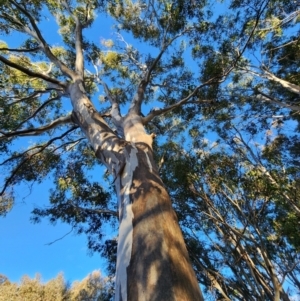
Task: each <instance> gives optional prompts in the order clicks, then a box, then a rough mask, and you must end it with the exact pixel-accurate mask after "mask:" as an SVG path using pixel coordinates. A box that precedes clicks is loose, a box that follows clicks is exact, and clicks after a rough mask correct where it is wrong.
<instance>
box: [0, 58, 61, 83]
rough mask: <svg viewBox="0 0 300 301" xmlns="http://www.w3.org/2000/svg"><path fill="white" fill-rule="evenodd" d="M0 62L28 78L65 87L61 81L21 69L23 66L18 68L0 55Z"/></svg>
mask: <svg viewBox="0 0 300 301" xmlns="http://www.w3.org/2000/svg"><path fill="white" fill-rule="evenodd" d="M0 61H1V62H2V63H4V64H5V65H7V66H9V67H12V68H14V69H17V70H19V71H21V72H23V73H25V74H27V75H28V76H31V77H36V78H40V79H43V80H45V81H47V82H49V83H53V84H55V85H59V86H61V87H66V84H65V83H63V82H61V81H59V80H57V79H55V78H52V77H50V76H47V75H45V74H42V73H38V72H34V71H31V70H29V69H27V68H25V67H23V66H20V65H18V64H16V63H14V62H12V61H10V60H8V59H6V58H5V57H3V56H2V55H0Z"/></svg>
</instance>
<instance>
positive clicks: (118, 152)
mask: <svg viewBox="0 0 300 301" xmlns="http://www.w3.org/2000/svg"><path fill="white" fill-rule="evenodd" d="M3 3H4V5H3V10H2V12H1V20H2V21H1V29H2V30H3V32H6V33H14V32H16V31H17V32H21V33H22V37H24V40H23V41H22V44H21V45H20V46H18V47H16V48H14V47H9V46H8V45H6V44H5V43H4V42H3V46H2V48H1V56H0V61H1V62H2V66H1V67H2V71H1V82H2V83H3V84H2V85H3V89H2V92H1V96H0V103H1V113H3V114H2V115H3V118H1V121H0V122H1V129H2V130H1V135H2V136H1V137H0V143H1V144H0V147H1V151H2V154H3V155H2V156H3V160H2V163H1V166H2V167H3V169H4V170H5V172H6V174H7V175H8V176H7V177H6V179H4V182H3V189H2V192H1V195H2V199H3V200H11V199H12V196H13V188H14V187H15V185H17V184H19V183H22V182H24V181H25V182H39V181H42V180H43V179H44V177H45V176H46V175H48V174H51V175H52V176H53V178H54V184H55V189H53V190H52V191H51V196H50V202H51V207H50V208H46V209H45V208H37V209H36V210H35V211H34V214H35V215H34V220H35V221H39V219H40V218H41V217H43V216H48V217H49V218H50V221H52V222H55V221H56V220H57V219H61V220H63V221H64V222H67V223H70V224H71V225H72V227H73V229H75V230H76V231H77V232H78V233H82V232H85V233H86V234H87V235H88V239H89V247H90V248H91V249H93V250H96V251H102V252H103V253H104V254H105V255H108V257H109V259H110V260H112V261H111V262H110V263H111V267H112V268H113V267H114V262H113V260H114V258H115V253H114V252H112V250H116V243H117V240H116V239H115V238H114V237H112V239H111V240H108V241H106V242H105V243H104V244H103V243H102V242H101V238H102V237H103V226H104V224H105V223H107V222H109V223H112V224H114V222H115V221H114V218H115V217H116V216H119V219H120V226H119V228H120V231H119V238H118V251H117V256H116V257H117V263H116V269H117V278H116V279H117V283H116V289H117V290H116V299H118V298H123V300H125V299H126V296H127V298H128V299H129V300H133V299H135V298H137V299H139V298H141V297H140V296H142V295H143V293H142V291H144V292H145V298H146V299H147V300H173V299H174V298H175V296H176V297H177V298H179V299H180V298H182V299H187V300H188V298H190V300H200V299H201V297H200V293H199V291H198V289H197V287H198V284H197V282H196V281H195V278H194V275H193V272H192V270H191V269H190V265H189V259H188V255H187V252H186V250H185V247H184V243H183V240H182V238H181V234H180V230H179V228H178V226H177V222H176V218H175V217H174V213H173V211H172V208H171V205H170V200H169V197H168V195H167V193H166V191H165V188H164V186H163V184H162V181H161V179H160V177H161V178H162V179H163V181H164V183H165V184H166V186H167V187H168V190H169V191H170V194H171V196H172V198H173V200H174V208H175V210H176V211H177V214H178V217H179V221H180V223H181V226H182V229H183V232H184V235H185V239H186V242H187V245H188V249H189V252H190V254H191V257H192V260H193V265H194V269H195V270H196V274H197V275H196V276H197V279H198V281H199V282H200V283H201V284H203V285H204V287H205V293H206V295H207V296H210V297H211V298H214V299H215V300H221V299H222V298H223V299H226V300H279V299H283V300H289V294H294V291H295V290H299V282H298V281H297V277H298V276H299V261H298V258H299V253H298V252H299V239H298V237H299V235H298V229H299V225H298V220H299V197H298V195H297V193H296V192H297V190H298V189H299V164H298V163H297V162H298V157H299V151H298V149H299V133H298V130H299V127H298V105H299V104H298V102H299V95H298V94H297V93H298V92H297V86H298V83H299V80H298V72H297V70H298V61H297V60H296V59H295V58H296V55H295V49H297V47H298V46H297V45H298V40H299V39H298V37H299V28H298V25H297V24H298V23H297V22H298V21H297V20H298V19H297V18H298V15H299V10H298V9H299V8H298V6H297V3H296V2H292V3H291V2H290V1H243V0H242V1H231V2H229V3H224V4H223V5H221V4H218V5H217V4H216V3H215V2H214V1H212V2H202V1H191V2H190V3H186V1H174V2H171V1H169V2H167V1H149V2H142V1H139V2H134V1H133V2H132V1H124V2H123V1H107V2H106V1H77V2H75V1H74V2H73V1H58V2H52V1H29V2H28V1H26V2H25V1H19V2H16V1H11V0H10V1H4V2H3ZM216 7H217V8H218V9H217V10H216V9H215V8H216ZM213 10H215V11H219V12H220V13H216V14H215V15H214V14H213ZM96 12H97V14H99V16H100V20H101V17H103V15H105V14H107V13H108V14H109V15H110V17H112V19H113V20H114V21H115V23H116V24H117V27H116V28H115V31H116V33H115V39H113V40H102V42H101V44H100V45H99V43H98V42H95V41H93V39H92V36H91V35H90V34H84V35H83V34H82V30H83V29H85V30H86V31H85V32H86V33H88V30H89V27H91V26H92V25H97V23H96V22H97V21H96V20H95V14H96ZM51 15H52V16H55V18H56V20H57V22H58V24H59V28H60V37H61V38H58V40H56V41H54V43H53V45H55V46H53V45H52V46H51V44H50V42H51V41H50V40H49V41H48V40H47V39H46V36H47V35H46V33H44V32H43V26H44V24H45V19H44V16H47V17H49V16H51ZM32 16H34V17H32ZM102 20H103V19H102ZM98 26H99V25H98ZM58 45H59V46H58ZM97 89H99V90H97ZM96 96H98V97H99V100H100V103H98V102H96V101H94V103H93V104H92V103H91V101H90V99H93V100H96ZM67 99H69V100H70V101H69V100H67ZM151 107H152V109H150V108H151ZM70 111H71V113H70ZM68 112H69V113H68ZM121 113H122V114H121ZM28 136H37V137H39V138H37V139H36V140H34V144H31V145H28V146H26V147H25V148H24V146H22V148H21V149H20V144H19V141H20V140H21V139H27V137H28ZM155 136H156V138H155V140H154V141H153V138H154V137H155ZM22 137H25V138H22ZM25 141H26V140H25ZM23 145H24V144H23ZM90 145H91V146H92V148H91V147H90ZM98 160H100V162H101V163H102V164H103V165H102V167H101V168H99V169H98V171H99V172H103V174H104V177H105V179H106V180H108V184H106V185H102V186H101V185H99V182H98V179H97V182H92V181H91V179H90V175H91V170H92V169H93V168H95V166H97V165H99V161H98ZM154 160H155V161H156V163H157V167H158V168H156V167H155V163H154ZM104 166H105V167H104ZM104 168H106V169H107V172H104ZM114 193H116V195H117V197H118V206H116V204H115V203H114V202H113V200H114V199H113V198H112V197H111V196H112V195H113V194H114ZM117 207H118V209H116V208H117ZM170 225H172V226H170ZM154 233H155V235H152V234H154ZM128 250H129V251H128ZM127 251H128V252H127ZM129 255H131V257H129ZM126 267H127V268H126ZM123 272H124V273H123ZM153 273H154V274H153ZM150 274H151V275H152V276H153V275H154V276H153V277H154V278H155V281H154V278H152V276H151V277H150ZM121 275H123V276H125V277H124V278H123V276H121ZM126 275H128V277H127V276H126ZM184 280H185V281H184ZM127 281H128V282H127ZM125 283H127V284H125ZM287 283H289V287H288V288H287ZM166 287H168V288H169V290H166ZM126 290H127V291H126ZM187 295H189V297H187Z"/></svg>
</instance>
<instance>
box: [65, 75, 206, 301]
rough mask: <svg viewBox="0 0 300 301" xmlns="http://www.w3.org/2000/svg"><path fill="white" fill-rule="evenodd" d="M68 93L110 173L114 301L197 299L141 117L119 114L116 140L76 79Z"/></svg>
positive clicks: (77, 117) (76, 117)
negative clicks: (114, 198)
mask: <svg viewBox="0 0 300 301" xmlns="http://www.w3.org/2000/svg"><path fill="white" fill-rule="evenodd" d="M69 93H70V96H71V100H72V105H73V108H74V112H73V116H74V121H75V122H76V123H77V124H78V125H79V126H80V127H81V128H82V130H83V132H84V133H85V134H86V136H87V137H88V139H89V141H90V143H91V145H92V146H93V148H94V150H95V153H96V156H97V157H98V158H99V159H100V160H101V161H102V162H103V163H104V164H105V165H106V166H107V168H108V169H109V171H110V172H111V173H112V175H113V177H114V183H115V187H116V192H117V195H118V203H119V221H120V227H119V241H118V254H117V271H116V297H115V300H116V301H117V300H118V301H119V300H122V301H126V300H130V301H134V300H136V301H143V300H144V301H147V300H149V301H150V300H151V301H155V300H157V301H161V300H164V301H168V300H178V301H179V300H187V301H198V300H199V301H200V300H203V298H202V295H201V291H200V288H199V284H198V281H197V279H196V276H195V273H194V271H193V268H192V266H191V263H190V259H189V255H188V252H187V249H186V246H185V243H184V240H183V236H182V233H181V230H180V228H179V224H178V220H177V217H176V214H175V212H174V210H173V209H172V204H171V200H170V197H169V195H168V193H167V191H166V189H165V187H164V185H163V183H162V181H161V179H160V177H159V174H158V170H157V168H156V166H155V163H154V160H153V151H152V145H151V144H152V136H151V135H148V134H147V133H146V132H145V129H144V127H143V125H142V120H141V118H140V117H139V116H138V115H136V114H135V113H134V112H132V113H131V115H127V116H126V117H125V118H123V122H122V125H123V131H124V137H125V138H126V140H125V139H122V138H119V137H118V136H116V134H115V133H114V132H113V131H112V130H111V129H110V128H109V127H108V125H107V124H106V122H105V121H104V120H103V118H102V117H101V116H100V115H99V114H98V113H97V112H96V110H95V108H94V107H93V105H92V103H91V102H90V100H89V99H88V98H87V96H86V94H85V92H84V88H83V84H82V81H81V79H80V78H78V80H77V81H75V83H73V84H71V85H70V87H69Z"/></svg>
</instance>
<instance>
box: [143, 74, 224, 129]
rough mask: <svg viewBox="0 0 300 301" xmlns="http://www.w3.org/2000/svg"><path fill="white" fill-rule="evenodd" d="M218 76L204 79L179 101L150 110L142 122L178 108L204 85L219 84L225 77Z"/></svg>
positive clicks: (147, 121)
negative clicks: (204, 80) (219, 77)
mask: <svg viewBox="0 0 300 301" xmlns="http://www.w3.org/2000/svg"><path fill="white" fill-rule="evenodd" d="M217 78H218V76H216V77H213V78H211V79H209V80H208V81H206V82H205V83H203V84H201V85H199V86H198V87H196V88H195V89H194V90H193V91H192V92H191V93H190V94H189V95H188V96H187V97H185V98H183V99H181V100H180V101H178V102H177V103H175V104H173V105H171V106H168V107H166V108H162V109H158V110H152V111H151V112H150V113H149V114H148V115H147V116H146V117H143V118H142V122H143V124H144V125H146V124H148V123H149V122H150V121H151V120H152V119H153V118H154V117H156V116H159V115H162V114H165V113H167V112H169V111H171V110H174V109H175V108H178V107H180V106H182V105H185V104H187V103H189V102H188V101H189V100H190V99H191V98H192V97H193V96H195V94H196V93H197V92H198V91H199V89H201V88H203V87H204V86H207V85H213V84H219V83H221V82H223V81H224V80H225V78H223V79H220V80H217ZM200 102H201V100H199V101H198V103H200ZM203 102H208V101H207V100H203Z"/></svg>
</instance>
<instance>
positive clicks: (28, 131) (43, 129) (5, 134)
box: [0, 115, 73, 140]
mask: <svg viewBox="0 0 300 301" xmlns="http://www.w3.org/2000/svg"><path fill="white" fill-rule="evenodd" d="M71 116H72V115H67V116H63V117H59V118H57V119H55V120H53V121H52V122H51V123H49V124H47V125H44V126H41V127H39V128H32V129H26V130H21V131H14V132H2V131H0V133H1V134H2V136H0V140H3V139H5V138H10V137H13V136H19V137H20V136H37V135H40V134H41V133H44V132H46V131H49V130H51V129H53V128H55V127H57V126H59V125H62V124H67V123H73V120H72V117H71Z"/></svg>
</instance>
